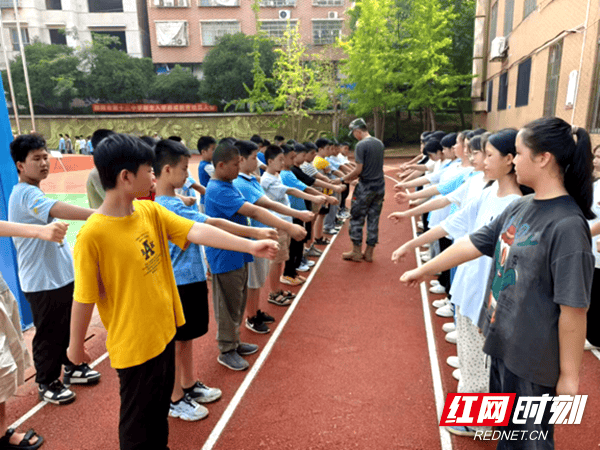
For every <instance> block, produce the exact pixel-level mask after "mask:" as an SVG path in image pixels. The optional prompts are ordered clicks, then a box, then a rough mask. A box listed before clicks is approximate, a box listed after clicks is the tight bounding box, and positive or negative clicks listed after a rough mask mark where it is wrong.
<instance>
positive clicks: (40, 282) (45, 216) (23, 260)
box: [8, 183, 75, 292]
mask: <svg viewBox="0 0 600 450" xmlns="http://www.w3.org/2000/svg"><path fill="white" fill-rule="evenodd" d="M57 201H58V200H51V199H49V198H47V197H46V196H45V195H44V193H43V192H42V190H41V189H40V188H38V187H37V186H33V185H31V184H27V183H18V184H17V185H16V186H15V187H14V188H13V190H12V193H11V194H10V199H9V201H8V220H10V221H11V222H18V223H29V224H34V225H47V224H49V223H51V222H53V221H54V220H55V219H54V218H52V217H51V216H50V210H51V209H52V207H53V206H54V204H55V203H56V202H57ZM12 239H13V242H14V244H15V248H16V249H17V262H18V265H19V278H20V280H21V289H23V292H40V291H50V290H54V289H58V288H61V287H63V286H66V285H67V284H69V283H71V282H72V281H73V280H74V279H75V272H74V270H73V255H72V254H71V249H70V248H69V244H68V243H67V242H66V241H63V243H62V244H59V243H56V242H49V241H43V240H41V239H33V238H21V237H13V238H12Z"/></svg>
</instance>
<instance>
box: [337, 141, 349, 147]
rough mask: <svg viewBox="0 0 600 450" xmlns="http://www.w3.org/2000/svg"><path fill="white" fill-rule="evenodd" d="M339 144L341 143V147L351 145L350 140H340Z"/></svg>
mask: <svg viewBox="0 0 600 450" xmlns="http://www.w3.org/2000/svg"><path fill="white" fill-rule="evenodd" d="M339 145H340V147H350V142H348V141H342V142H340V144H339Z"/></svg>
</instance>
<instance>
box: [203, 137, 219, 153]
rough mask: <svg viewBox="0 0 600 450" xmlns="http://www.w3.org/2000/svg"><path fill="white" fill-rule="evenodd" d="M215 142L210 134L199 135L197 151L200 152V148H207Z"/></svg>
mask: <svg viewBox="0 0 600 450" xmlns="http://www.w3.org/2000/svg"><path fill="white" fill-rule="evenodd" d="M216 143H217V141H216V140H215V138H214V137H212V136H201V137H200V139H198V151H199V152H200V153H202V150H208V147H210V146H211V145H213V144H216Z"/></svg>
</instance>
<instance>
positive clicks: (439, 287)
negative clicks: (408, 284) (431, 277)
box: [429, 284, 446, 294]
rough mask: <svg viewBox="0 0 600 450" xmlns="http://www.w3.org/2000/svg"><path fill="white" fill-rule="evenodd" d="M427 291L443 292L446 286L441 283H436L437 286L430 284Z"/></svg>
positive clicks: (433, 292)
mask: <svg viewBox="0 0 600 450" xmlns="http://www.w3.org/2000/svg"><path fill="white" fill-rule="evenodd" d="M429 292H431V293H432V294H445V293H446V288H445V287H444V286H442V285H441V284H438V285H437V286H431V287H430V288H429Z"/></svg>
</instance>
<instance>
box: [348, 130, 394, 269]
mask: <svg viewBox="0 0 600 450" xmlns="http://www.w3.org/2000/svg"><path fill="white" fill-rule="evenodd" d="M350 135H351V136H354V137H355V138H356V139H357V140H358V141H359V142H358V144H356V149H355V161H356V168H355V169H354V170H353V171H352V172H350V173H349V174H348V175H345V176H344V177H342V182H345V183H348V182H349V181H352V180H353V179H354V178H357V177H358V180H359V181H358V185H357V186H356V188H355V189H354V193H353V195H352V207H351V209H350V215H351V218H350V239H351V240H352V250H350V251H349V252H346V253H343V254H342V258H344V259H346V260H349V261H355V262H360V261H362V260H363V259H364V260H365V261H367V262H372V261H373V250H374V248H375V245H376V244H377V240H378V234H379V216H380V215H381V208H382V207H383V197H384V195H385V178H384V174H383V153H384V146H383V142H381V141H380V140H379V139H376V138H374V137H372V136H371V135H370V134H369V131H368V129H367V124H366V123H365V121H364V120H363V119H355V120H353V121H352V122H351V123H350ZM365 219H366V221H367V248H366V250H365V253H364V254H363V253H362V240H363V227H364V225H365Z"/></svg>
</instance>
